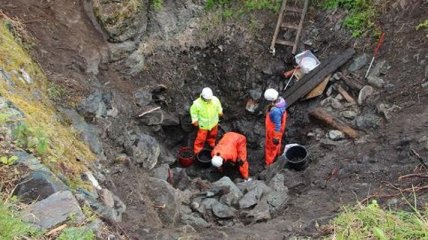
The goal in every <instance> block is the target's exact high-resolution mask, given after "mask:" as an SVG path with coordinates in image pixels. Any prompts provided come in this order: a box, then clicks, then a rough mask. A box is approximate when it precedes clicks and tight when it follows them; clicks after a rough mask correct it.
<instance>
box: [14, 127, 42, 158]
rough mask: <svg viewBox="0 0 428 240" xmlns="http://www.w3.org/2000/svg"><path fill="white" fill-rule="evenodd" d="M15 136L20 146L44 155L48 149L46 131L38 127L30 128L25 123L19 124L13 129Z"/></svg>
mask: <svg viewBox="0 0 428 240" xmlns="http://www.w3.org/2000/svg"><path fill="white" fill-rule="evenodd" d="M13 136H14V138H15V139H16V141H17V144H18V146H19V147H21V148H24V149H28V150H30V151H31V152H34V151H35V152H36V153H38V154H39V155H43V154H45V153H46V151H47V150H48V139H47V137H46V134H45V132H44V131H43V130H42V129H40V128H38V129H36V130H33V129H30V128H28V127H27V125H26V124H25V123H22V124H20V125H18V127H17V128H15V129H14V131H13Z"/></svg>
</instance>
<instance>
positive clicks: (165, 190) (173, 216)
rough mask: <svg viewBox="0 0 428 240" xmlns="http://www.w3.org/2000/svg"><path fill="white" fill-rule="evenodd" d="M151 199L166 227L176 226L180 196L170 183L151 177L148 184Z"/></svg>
mask: <svg viewBox="0 0 428 240" xmlns="http://www.w3.org/2000/svg"><path fill="white" fill-rule="evenodd" d="M147 189H148V191H149V198H150V199H151V201H152V202H153V204H154V205H156V206H165V207H163V208H157V211H158V214H159V218H160V219H161V220H162V222H163V223H164V224H165V225H174V224H175V223H176V222H177V220H178V219H179V213H180V210H179V209H180V208H179V206H180V196H179V194H178V192H177V190H175V189H174V188H173V187H172V186H171V185H170V184H169V183H168V182H166V181H164V180H161V179H157V178H152V177H149V179H148V183H147Z"/></svg>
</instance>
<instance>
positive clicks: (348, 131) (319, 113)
mask: <svg viewBox="0 0 428 240" xmlns="http://www.w3.org/2000/svg"><path fill="white" fill-rule="evenodd" d="M309 115H311V116H312V117H314V118H316V119H318V120H320V121H322V122H323V123H325V124H326V125H328V126H330V127H332V128H335V129H337V130H340V131H342V132H343V133H344V134H345V135H346V136H348V137H350V138H352V139H356V138H358V132H357V131H356V130H355V129H353V128H351V127H350V126H348V125H346V124H345V123H343V122H341V121H339V120H338V119H336V118H334V117H333V116H332V115H330V114H329V113H327V112H326V111H325V110H324V109H322V108H320V107H317V108H315V109H312V110H311V111H310V112H309Z"/></svg>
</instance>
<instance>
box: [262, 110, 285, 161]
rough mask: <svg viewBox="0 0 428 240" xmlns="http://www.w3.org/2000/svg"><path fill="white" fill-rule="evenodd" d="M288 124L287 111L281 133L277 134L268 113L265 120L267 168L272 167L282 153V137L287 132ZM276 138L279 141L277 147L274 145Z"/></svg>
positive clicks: (283, 116) (282, 121)
mask: <svg viewBox="0 0 428 240" xmlns="http://www.w3.org/2000/svg"><path fill="white" fill-rule="evenodd" d="M286 123H287V111H285V112H284V114H283V115H282V119H281V129H280V131H279V132H275V124H274V123H273V122H272V120H271V119H270V116H269V112H268V113H266V118H265V127H266V139H265V163H266V166H269V165H271V164H272V163H273V162H274V161H275V158H276V157H277V156H278V155H279V154H280V152H281V145H282V136H283V135H284V132H285V127H286ZM275 137H276V138H278V139H279V144H277V145H275V144H273V139H274V138H275Z"/></svg>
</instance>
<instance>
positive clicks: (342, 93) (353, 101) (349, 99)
mask: <svg viewBox="0 0 428 240" xmlns="http://www.w3.org/2000/svg"><path fill="white" fill-rule="evenodd" d="M337 91H338V92H339V93H340V94H341V95H342V96H343V97H344V98H345V99H346V101H348V102H349V103H352V104H356V102H355V100H354V98H353V97H351V95H349V93H348V92H347V91H346V90H345V89H343V87H342V86H340V85H339V86H338V87H337Z"/></svg>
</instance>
